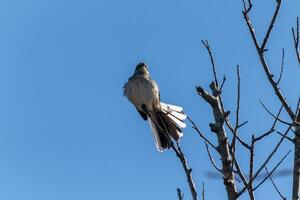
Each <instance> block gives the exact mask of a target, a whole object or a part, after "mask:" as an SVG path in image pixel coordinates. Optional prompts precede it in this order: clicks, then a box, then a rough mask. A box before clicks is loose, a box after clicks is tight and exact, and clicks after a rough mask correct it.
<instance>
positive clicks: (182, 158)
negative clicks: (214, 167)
mask: <svg viewBox="0 0 300 200" xmlns="http://www.w3.org/2000/svg"><path fill="white" fill-rule="evenodd" d="M176 144H177V145H176V147H175V145H174V143H173V142H171V148H172V149H173V150H174V152H175V153H176V156H177V157H178V158H179V159H180V161H181V164H182V167H183V169H184V171H185V174H186V177H187V181H188V184H189V187H190V190H191V194H192V197H193V200H198V196H197V191H196V187H195V183H194V181H193V178H192V169H191V168H190V167H189V166H188V164H187V161H186V158H185V156H184V154H183V152H182V151H181V148H180V146H179V144H178V142H177V143H176Z"/></svg>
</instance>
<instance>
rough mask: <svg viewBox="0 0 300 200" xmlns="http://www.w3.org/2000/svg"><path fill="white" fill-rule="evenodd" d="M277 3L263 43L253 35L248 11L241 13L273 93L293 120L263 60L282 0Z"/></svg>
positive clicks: (288, 107)
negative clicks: (260, 43)
mask: <svg viewBox="0 0 300 200" xmlns="http://www.w3.org/2000/svg"><path fill="white" fill-rule="evenodd" d="M276 2H277V5H276V9H275V11H274V14H273V17H272V20H271V22H270V24H269V28H268V30H267V33H266V35H265V37H264V39H263V43H262V45H261V46H260V45H259V43H258V41H257V38H256V35H255V32H254V28H253V26H252V23H251V20H250V17H249V16H248V12H249V11H248V12H246V11H245V9H244V11H243V15H244V19H245V21H246V24H247V26H248V28H249V32H250V35H251V38H252V40H253V43H254V45H255V48H256V50H257V53H258V55H259V59H260V62H261V64H262V67H263V69H264V71H265V74H266V76H267V78H268V80H269V82H270V83H271V85H272V87H273V90H274V92H275V94H276V95H277V97H278V99H279V100H280V101H281V103H282V105H283V106H284V108H285V110H286V111H287V113H288V114H289V116H290V118H291V119H292V120H293V119H294V118H295V114H294V113H293V111H292V109H291V107H290V106H289V104H288V102H287V101H286V99H285V97H284V96H283V94H282V92H281V90H280V89H279V87H278V85H277V84H276V82H275V80H274V76H273V74H272V73H271V71H270V68H269V66H268V64H267V62H266V60H265V56H264V52H265V51H266V49H265V46H266V44H267V41H268V39H269V36H270V34H271V32H272V29H273V26H274V23H275V21H276V18H277V16H278V13H279V10H280V7H281V3H282V0H277V1H276Z"/></svg>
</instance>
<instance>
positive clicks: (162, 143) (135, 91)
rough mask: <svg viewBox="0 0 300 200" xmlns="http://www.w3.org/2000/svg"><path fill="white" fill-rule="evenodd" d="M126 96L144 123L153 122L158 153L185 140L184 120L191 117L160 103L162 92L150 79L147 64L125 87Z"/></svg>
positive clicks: (139, 65)
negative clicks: (173, 141)
mask: <svg viewBox="0 0 300 200" xmlns="http://www.w3.org/2000/svg"><path fill="white" fill-rule="evenodd" d="M124 96H127V98H128V99H129V101H130V102H131V103H132V104H133V105H134V106H135V107H136V109H137V111H138V112H139V113H140V115H141V117H142V118H143V119H144V120H147V119H149V123H150V127H151V129H152V132H153V135H154V139H155V143H156V148H157V150H158V151H164V150H166V149H169V148H170V145H171V142H172V139H173V140H175V141H176V142H177V141H178V140H179V139H180V138H181V137H182V136H183V134H182V131H181V128H185V127H186V124H185V123H184V120H185V119H186V117H187V116H186V115H185V114H184V113H183V109H182V107H179V106H174V105H171V104H166V103H163V102H161V101H160V94H159V88H158V86H157V84H156V82H155V81H154V80H152V79H151V78H150V75H149V71H148V67H147V65H146V64H145V63H139V64H138V65H137V66H136V68H135V71H134V74H133V75H132V76H131V77H130V78H129V79H128V82H127V83H125V86H124Z"/></svg>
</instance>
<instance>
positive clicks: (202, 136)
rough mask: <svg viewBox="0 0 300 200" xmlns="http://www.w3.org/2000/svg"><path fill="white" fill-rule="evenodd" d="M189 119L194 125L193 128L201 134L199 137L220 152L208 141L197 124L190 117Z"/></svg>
mask: <svg viewBox="0 0 300 200" xmlns="http://www.w3.org/2000/svg"><path fill="white" fill-rule="evenodd" d="M187 119H188V120H189V121H190V122H191V123H192V128H193V129H194V130H195V131H196V132H197V133H198V134H199V136H200V137H201V138H202V139H203V140H204V141H205V142H207V143H208V144H209V145H210V146H211V147H212V148H214V149H215V150H216V151H218V149H217V147H216V146H215V145H214V144H213V143H212V142H211V141H210V140H209V139H207V138H206V137H205V136H204V134H203V133H202V132H201V131H200V130H199V128H198V127H197V125H196V124H195V122H194V121H193V120H192V119H191V118H190V117H189V116H188V117H187Z"/></svg>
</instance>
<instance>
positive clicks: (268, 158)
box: [238, 126, 292, 196]
mask: <svg viewBox="0 0 300 200" xmlns="http://www.w3.org/2000/svg"><path fill="white" fill-rule="evenodd" d="M291 128H292V126H289V127H288V129H287V130H286V131H285V133H284V136H286V135H287V134H288V132H289V131H290V129H291ZM283 140H284V137H281V139H280V140H279V141H278V143H277V145H276V146H275V148H274V149H273V151H272V152H271V153H270V154H269V156H268V157H267V158H266V160H265V161H264V162H263V164H262V165H261V166H260V168H259V169H258V170H257V172H256V173H255V174H254V176H253V178H252V179H250V180H249V183H248V185H247V186H245V187H244V188H243V189H242V190H241V191H240V192H239V193H238V196H240V195H241V194H243V193H244V191H245V190H246V189H247V188H248V187H250V184H251V183H252V182H253V181H254V180H255V179H256V177H257V176H258V175H259V174H260V172H261V171H262V170H263V169H264V167H265V166H266V165H267V164H268V162H269V161H270V160H271V158H272V157H273V155H274V154H275V152H276V151H277V150H278V148H279V146H280V145H281V143H282V141H283Z"/></svg>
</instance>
